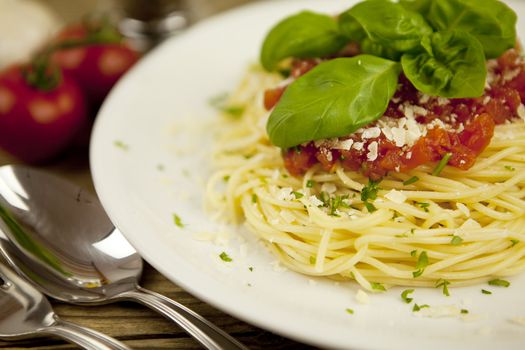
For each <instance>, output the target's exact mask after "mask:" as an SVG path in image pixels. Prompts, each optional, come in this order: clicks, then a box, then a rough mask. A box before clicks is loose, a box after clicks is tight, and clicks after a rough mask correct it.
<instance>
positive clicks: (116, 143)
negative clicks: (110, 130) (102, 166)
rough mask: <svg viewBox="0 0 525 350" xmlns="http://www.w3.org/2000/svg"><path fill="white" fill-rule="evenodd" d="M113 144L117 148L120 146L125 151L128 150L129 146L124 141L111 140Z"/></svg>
mask: <svg viewBox="0 0 525 350" xmlns="http://www.w3.org/2000/svg"><path fill="white" fill-rule="evenodd" d="M113 145H114V146H115V147H117V148H120V149H121V150H123V151H127V150H129V146H128V145H127V144H126V143H124V141H121V140H115V141H113Z"/></svg>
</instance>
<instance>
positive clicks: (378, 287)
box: [370, 282, 386, 292]
mask: <svg viewBox="0 0 525 350" xmlns="http://www.w3.org/2000/svg"><path fill="white" fill-rule="evenodd" d="M370 287H372V289H374V290H379V291H382V292H386V288H385V286H383V285H382V284H381V283H378V282H370Z"/></svg>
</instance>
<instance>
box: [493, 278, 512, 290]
mask: <svg viewBox="0 0 525 350" xmlns="http://www.w3.org/2000/svg"><path fill="white" fill-rule="evenodd" d="M489 285H491V286H498V287H505V288H508V287H509V286H510V282H509V281H505V280H502V279H499V278H496V279H493V280H490V281H489Z"/></svg>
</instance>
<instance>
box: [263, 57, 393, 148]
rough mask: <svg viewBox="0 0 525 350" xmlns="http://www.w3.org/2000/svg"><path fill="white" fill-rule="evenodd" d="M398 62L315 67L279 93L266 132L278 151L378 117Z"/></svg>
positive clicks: (352, 61) (359, 60)
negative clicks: (277, 101) (279, 96)
mask: <svg viewBox="0 0 525 350" xmlns="http://www.w3.org/2000/svg"><path fill="white" fill-rule="evenodd" d="M400 70H401V67H400V65H399V63H397V62H394V61H390V60H386V59H383V58H380V57H375V56H370V55H359V56H356V57H352V58H336V59H333V60H330V61H327V62H324V63H323V64H320V65H318V66H317V67H315V68H314V69H312V70H311V71H310V72H308V73H307V74H305V75H303V76H302V77H300V78H299V79H297V80H296V81H295V82H294V83H293V84H291V85H290V86H289V87H288V88H287V89H286V91H285V92H284V94H283V96H282V97H281V100H280V101H279V103H278V104H277V106H275V109H274V110H273V111H272V114H271V115H270V118H269V120H268V124H267V125H266V130H267V132H268V135H269V136H270V140H271V142H272V143H273V144H274V145H276V146H278V147H281V148H289V147H293V146H295V145H298V144H300V143H303V142H306V141H311V140H317V139H320V138H329V137H336V136H341V135H348V134H351V133H353V132H354V131H356V130H357V129H358V128H360V127H361V126H363V125H366V124H368V123H370V122H372V121H374V120H376V119H378V118H379V117H381V115H383V113H384V111H385V110H386V108H387V106H388V101H390V99H391V98H392V96H393V95H394V93H395V91H396V87H397V81H398V76H399V72H400Z"/></svg>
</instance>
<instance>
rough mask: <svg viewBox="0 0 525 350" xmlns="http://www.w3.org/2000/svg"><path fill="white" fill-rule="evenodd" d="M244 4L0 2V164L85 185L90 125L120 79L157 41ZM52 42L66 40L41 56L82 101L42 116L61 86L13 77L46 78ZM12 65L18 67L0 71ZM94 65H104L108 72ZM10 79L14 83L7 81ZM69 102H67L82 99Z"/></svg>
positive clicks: (228, 0) (212, 0) (193, 0)
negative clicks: (22, 165) (71, 109)
mask: <svg viewBox="0 0 525 350" xmlns="http://www.w3.org/2000/svg"><path fill="white" fill-rule="evenodd" d="M249 1H250V0H220V1H218V0H75V1H71V0H0V165H2V164H9V163H29V164H32V165H38V166H40V167H43V168H45V169H49V170H51V171H54V172H57V173H59V174H60V175H65V176H66V177H68V178H70V179H71V180H73V181H75V182H77V183H79V184H80V185H82V186H86V187H88V188H91V189H92V190H93V186H92V183H91V176H90V173H89V164H88V160H87V155H88V146H89V135H90V127H91V125H92V123H93V121H94V119H95V117H96V113H97V110H98V108H99V107H100V105H101V104H102V102H103V100H104V98H105V95H107V93H108V92H109V90H110V89H111V88H112V86H113V85H114V84H115V83H116V81H117V80H118V79H119V78H120V76H122V75H123V74H124V73H125V72H126V71H127V70H128V69H129V68H131V66H132V65H133V64H134V63H135V62H136V61H138V60H139V59H140V57H142V56H143V55H144V54H145V53H147V51H148V50H150V49H151V48H152V47H154V46H155V45H157V44H158V43H159V42H161V41H162V40H164V39H165V38H167V37H170V36H173V35H177V34H179V33H180V32H182V31H184V30H185V29H187V28H188V27H190V26H191V25H194V24H195V23H197V22H199V21H201V20H203V19H205V18H207V17H209V16H211V15H213V14H216V13H218V12H221V11H224V10H227V9H229V8H232V7H234V6H238V5H242V4H244V3H247V2H249ZM251 1H253V0H251ZM108 23H109V26H108ZM79 27H80V28H81V29H80V30H79ZM108 27H109V29H108ZM86 28H87V29H86ZM112 30H113V31H114V32H112ZM115 33H117V34H118V35H119V36H120V35H122V37H118V38H117V37H116V36H115ZM72 40H73V43H72V42H71V41H72ZM75 40H76V41H77V42H76V43H75ZM56 44H58V45H62V46H64V45H66V46H67V45H69V46H71V44H74V45H73V46H74V47H66V48H63V49H60V50H56V48H55V49H53V50H54V51H57V52H53V53H52V54H51V55H48V56H49V57H47V56H45V55H44V56H45V58H46V59H48V58H49V60H50V61H51V63H52V64H53V66H54V65H55V64H57V63H58V66H59V68H60V70H61V72H62V74H63V75H67V76H69V77H72V78H73V80H74V82H73V83H76V85H78V87H79V89H80V90H81V91H82V93H81V95H83V96H80V99H83V100H85V101H84V105H85V106H81V107H79V108H77V110H76V112H75V113H76V114H75V115H71V114H72V113H69V114H66V113H62V114H61V115H51V116H50V115H49V112H50V111H52V110H53V108H55V107H56V108H55V109H58V107H57V101H54V100H52V99H51V98H49V94H48V93H49V92H51V93H53V92H55V91H56V92H57V93H59V92H61V91H62V86H60V85H59V86H57V87H55V88H53V89H49V90H46V91H44V90H42V89H34V87H35V86H34V85H35V82H34V81H33V82H32V83H28V80H27V79H22V80H20V79H18V78H19V77H20V76H21V75H22V74H25V75H26V77H27V74H26V73H24V72H26V71H28V69H30V70H33V71H36V72H37V73H38V72H39V70H38V69H40V70H42V71H43V72H46V70H47V74H44V75H43V76H40V77H39V79H37V81H36V82H37V83H36V85H38V84H39V81H40V83H47V82H48V81H47V80H50V79H51V78H52V77H51V74H52V73H53V72H54V70H53V69H54V68H51V66H52V65H51V64H46V65H45V68H42V61H44V60H43V59H42V56H43V55H42V52H44V53H46V50H47V51H51V49H50V48H53V45H56ZM108 48H109V49H108ZM108 51H111V52H109V53H108ZM82 55H83V56H82ZM81 57H84V59H83V60H82V59H81ZM101 62H102V63H104V64H102V63H101ZM35 63H38V64H39V65H40V66H38V67H37V65H35ZM13 65H19V66H20V65H21V66H22V68H20V69H18V71H16V72H10V73H6V72H7V71H8V70H9V69H10V67H12V66H13ZM100 67H106V71H109V72H110V73H111V76H109V77H108V76H107V74H106V73H107V72H104V71H101V69H99V68H100ZM41 73H42V72H40V73H39V74H40V75H42V74H41ZM17 77H18V78H17ZM10 79H11V80H13V79H18V81H17V82H16V83H13V82H10V83H8V82H7V81H9V80H10ZM46 79H47V80H46ZM66 90H67V89H66ZM28 91H30V92H31V93H28ZM28 95H29V96H28ZM42 98H43V99H44V100H45V102H46V103H47V104H41V106H39V108H36V109H35V108H33V109H31V108H30V106H33V105H34V104H33V103H32V101H35V100H38V101H39V100H41V99H42ZM72 100H73V101H74V103H73V105H74V107H77V105H80V104H81V103H80V102H82V101H77V99H75V98H72ZM12 101H19V102H20V105H16V104H14V105H13V103H12ZM46 113H47V114H46ZM83 113H84V114H86V115H85V116H84V115H82V114H83ZM39 116H40V117H39ZM42 116H44V117H42ZM39 118H40V119H42V118H44V119H45V120H55V119H53V118H56V122H54V123H48V124H46V125H43V124H42V123H40V124H38V123H35V121H34V120H35V119H39ZM54 124H56V125H54ZM66 124H67V125H66ZM51 139H52V140H51ZM50 140H51V141H50ZM42 144H44V147H42Z"/></svg>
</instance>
